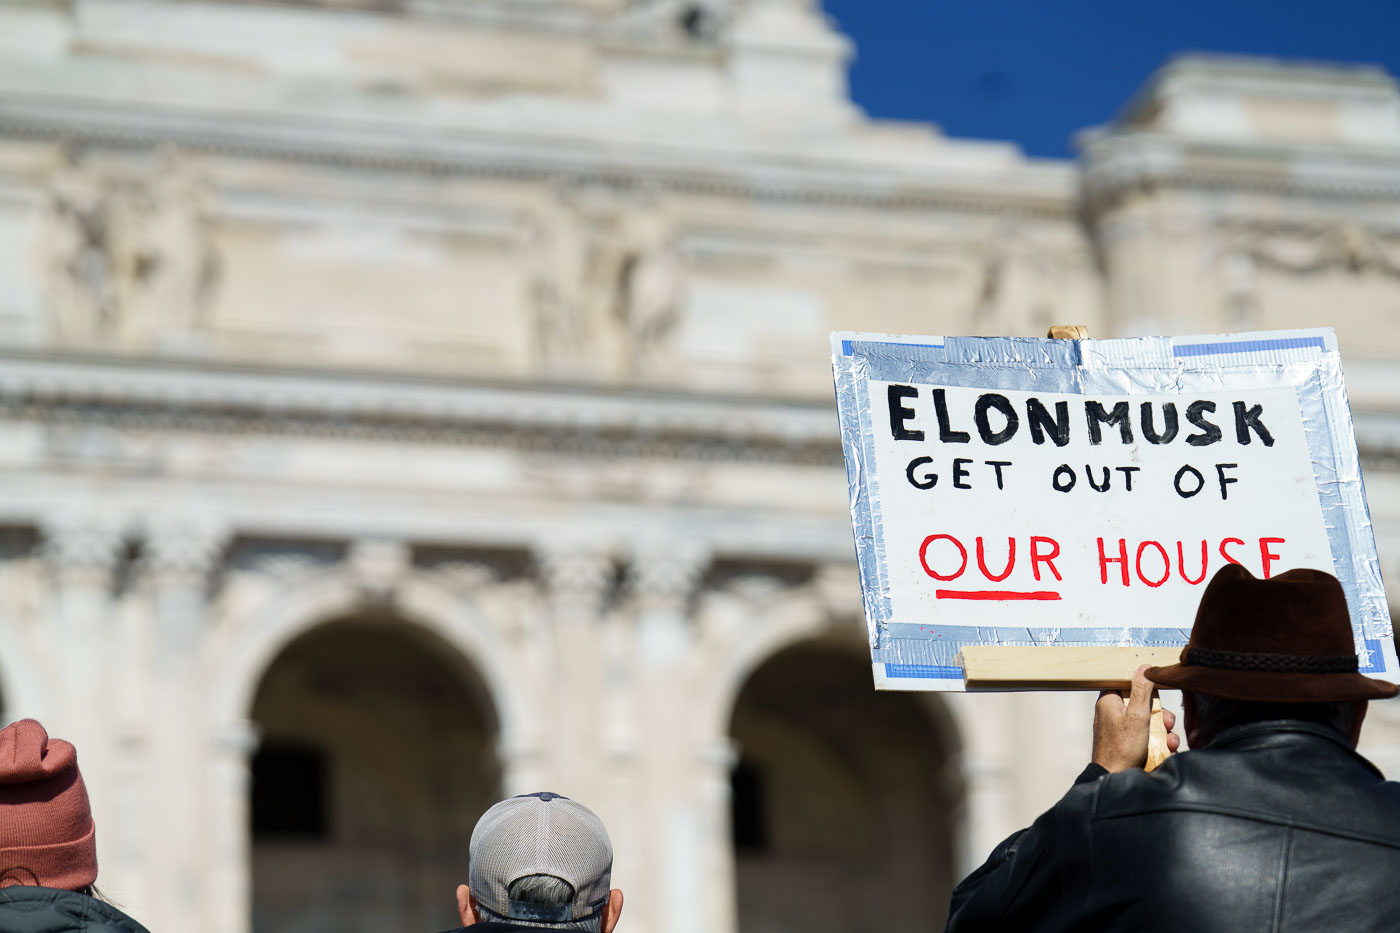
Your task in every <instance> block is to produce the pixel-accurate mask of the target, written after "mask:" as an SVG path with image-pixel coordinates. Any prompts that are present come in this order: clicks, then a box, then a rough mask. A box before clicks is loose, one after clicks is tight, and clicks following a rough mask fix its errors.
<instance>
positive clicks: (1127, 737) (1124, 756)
mask: <svg viewBox="0 0 1400 933" xmlns="http://www.w3.org/2000/svg"><path fill="white" fill-rule="evenodd" d="M1145 670H1147V665H1146V664H1144V665H1142V666H1140V667H1139V668H1138V669H1137V671H1136V672H1135V673H1134V674H1133V680H1132V685H1131V687H1130V689H1129V691H1128V696H1127V697H1124V696H1123V695H1122V694H1121V693H1119V692H1118V691H1116V690H1105V691H1103V692H1102V693H1100V694H1099V701H1098V703H1096V704H1095V705H1094V754H1093V759H1092V760H1093V762H1094V764H1096V765H1098V766H1100V767H1101V768H1103V769H1104V770H1105V771H1108V772H1109V773H1110V774H1113V773H1117V772H1119V771H1127V770H1128V769H1129V768H1141V767H1143V766H1144V765H1147V766H1149V767H1148V770H1151V769H1152V768H1155V767H1156V766H1157V765H1158V764H1160V763H1161V759H1165V757H1166V756H1167V755H1168V754H1170V753H1172V752H1175V751H1176V750H1177V748H1178V747H1180V745H1181V738H1180V737H1179V736H1177V734H1176V733H1174V732H1172V731H1171V730H1172V729H1173V728H1175V726H1176V714H1175V713H1173V712H1172V711H1171V710H1167V709H1162V706H1161V703H1158V702H1154V699H1153V695H1154V692H1155V691H1154V689H1153V687H1152V682H1151V681H1149V680H1148V679H1147V678H1146V677H1145V676H1143V671H1145ZM1154 720H1155V722H1154ZM1157 722H1160V724H1161V728H1162V730H1163V734H1162V735H1160V736H1153V735H1152V732H1153V727H1154V725H1156V724H1157ZM1153 738H1158V740H1159V741H1160V742H1161V745H1162V747H1161V748H1160V749H1156V750H1155V751H1156V753H1157V756H1159V757H1158V760H1155V761H1154V760H1152V759H1153V757H1154V756H1153V754H1152V752H1153V751H1154V749H1152V747H1151V746H1152V741H1151V740H1152V739H1153Z"/></svg>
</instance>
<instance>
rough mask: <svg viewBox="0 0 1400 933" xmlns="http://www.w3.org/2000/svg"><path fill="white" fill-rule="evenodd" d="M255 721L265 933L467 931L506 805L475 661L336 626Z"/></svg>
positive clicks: (313, 645) (384, 626) (290, 663)
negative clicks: (483, 819) (488, 814)
mask: <svg viewBox="0 0 1400 933" xmlns="http://www.w3.org/2000/svg"><path fill="white" fill-rule="evenodd" d="M253 719H254V720H255V721H256V723H257V726H258V729H259V731H260V733H261V742H260V744H259V748H258V751H257V752H256V754H255V755H254V757H253V761H252V767H251V771H252V782H251V784H252V787H251V801H250V804H251V805H250V807H249V810H250V822H251V827H250V828H251V841H252V854H253V859H252V861H253V870H252V882H253V897H252V901H253V904H252V910H253V915H252V920H253V923H252V926H253V930H254V931H255V933H293V931H297V933H299V931H304V930H335V929H355V930H377V931H385V933H424V931H432V930H445V929H449V928H451V927H455V926H458V925H459V921H458V920H457V918H456V913H455V908H454V894H453V892H454V890H455V888H456V886H457V885H458V884H459V883H461V882H463V881H465V880H466V870H467V843H468V840H469V839H470V838H471V831H472V827H473V826H474V825H475V822H476V819H477V817H478V816H479V815H480V814H481V812H482V811H483V810H485V809H486V808H487V807H488V806H490V805H491V804H492V803H494V802H495V801H496V800H497V799H498V798H499V792H500V768H499V764H498V762H497V758H496V755H495V751H494V747H495V738H496V733H497V727H498V724H497V718H496V711H495V709H494V707H493V704H492V703H491V700H490V698H489V696H488V695H487V693H486V690H485V688H484V687H483V685H482V683H481V681H480V679H479V678H478V677H477V675H476V674H475V672H474V671H473V670H472V669H471V668H470V666H469V665H468V664H467V663H466V662H465V660H464V659H462V658H461V657H460V655H458V654H457V653H456V652H454V651H452V649H450V648H449V647H448V646H447V645H445V644H444V643H442V642H441V641H440V640H439V639H437V638H436V637H435V636H433V635H431V634H429V633H428V632H426V631H424V630H421V629H419V628H418V627H416V626H413V625H408V624H405V623H404V622H402V621H401V620H398V619H396V618H391V617H361V618H355V619H349V620H341V621H336V622H331V623H328V624H325V625H322V626H319V627H317V628H315V629H313V630H311V631H310V632H308V633H306V634H305V635H302V636H301V637H300V638H298V639H296V640H295V641H293V642H292V643H291V644H289V645H288V646H287V647H286V648H285V649H284V650H283V651H282V652H281V653H280V654H279V655H278V657H277V659H276V660H275V661H274V662H273V663H272V665H271V666H270V667H269V668H268V670H267V672H266V674H265V675H264V677H263V680H262V683H261V684H260V686H259V688H258V692H257V696H256V699H255V700H254V703H253Z"/></svg>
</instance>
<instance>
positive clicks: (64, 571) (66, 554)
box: [40, 514, 126, 585]
mask: <svg viewBox="0 0 1400 933" xmlns="http://www.w3.org/2000/svg"><path fill="white" fill-rule="evenodd" d="M40 540H41V544H40V550H41V553H42V554H43V557H44V560H45V561H46V562H47V563H48V565H49V568H50V570H51V571H52V572H53V573H54V574H55V575H57V576H59V577H61V578H64V579H72V578H77V579H86V580H88V581H89V582H92V583H94V584H104V585H105V584H107V583H109V582H110V580H111V576H112V573H113V571H114V570H115V569H116V566H117V561H118V560H119V559H120V558H121V555H122V552H123V550H124V549H125V547H126V540H125V535H124V534H123V528H122V526H121V523H120V522H116V521H113V520H111V519H109V518H106V517H103V516H89V515H82V514H68V515H55V516H52V517H50V518H48V519H45V520H44V521H42V522H41V523H40Z"/></svg>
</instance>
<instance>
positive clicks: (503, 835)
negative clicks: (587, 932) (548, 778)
mask: <svg viewBox="0 0 1400 933" xmlns="http://www.w3.org/2000/svg"><path fill="white" fill-rule="evenodd" d="M470 857H471V864H470V866H469V868H468V880H467V883H468V884H469V885H470V886H471V889H472V895H473V896H474V897H475V898H476V899H477V901H478V902H479V903H481V905H482V906H484V907H486V908H487V909H488V910H490V911H492V912H494V913H497V914H500V915H501V916H509V913H510V910H509V902H510V895H509V888H510V885H511V883H512V882H514V881H516V880H517V879H519V878H524V877H525V876H527V875H553V876H554V877H556V878H562V879H564V880H565V881H567V882H568V883H569V884H571V885H573V888H574V900H573V905H572V908H573V919H574V920H582V919H583V918H584V917H588V916H591V915H592V914H593V912H594V911H595V910H596V909H597V908H598V906H599V904H600V903H601V902H603V901H606V900H607V897H608V889H609V887H610V885H611V881H612V858H613V853H612V843H611V842H610V841H608V831H607V830H606V829H604V828H603V822H602V821H601V820H599V819H598V817H596V816H594V815H593V812H592V811H591V810H589V809H588V808H587V807H585V806H583V805H582V804H580V803H575V802H574V801H572V800H570V799H569V798H567V797H560V796H559V795H558V794H548V793H546V794H530V795H528V796H524V797H512V798H510V799H509V800H502V801H501V802H500V803H498V804H496V805H495V806H494V807H492V808H491V809H489V810H487V811H486V813H485V814H483V815H482V817H481V819H480V820H478V821H477V824H476V829H474V830H472V841H471V850H470Z"/></svg>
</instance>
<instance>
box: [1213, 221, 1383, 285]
mask: <svg viewBox="0 0 1400 933" xmlns="http://www.w3.org/2000/svg"><path fill="white" fill-rule="evenodd" d="M1228 240H1229V242H1230V251H1231V252H1233V253H1235V254H1239V255H1243V256H1247V257H1248V258H1249V259H1250V260H1251V261H1253V262H1254V263H1257V264H1258V265H1260V266H1265V267H1268V268H1272V269H1279V270H1281V271H1285V272H1292V273H1295V274H1298V275H1311V274H1316V273H1319V272H1323V271H1325V270H1327V269H1333V268H1336V269H1344V270H1347V271H1350V272H1367V271H1374V272H1379V273H1381V274H1383V275H1389V276H1397V277H1400V236H1397V235H1394V234H1389V235H1388V234H1382V233H1381V232H1379V231H1377V230H1374V229H1371V228H1370V227H1367V226H1365V225H1364V224H1361V223H1358V222H1356V221H1348V220H1344V221H1340V222H1337V223H1330V224H1317V225H1306V226H1297V227H1288V228H1284V227H1276V228H1268V227H1259V226H1250V227H1238V228H1234V229H1231V230H1230V231H1229V232H1228Z"/></svg>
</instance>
